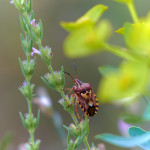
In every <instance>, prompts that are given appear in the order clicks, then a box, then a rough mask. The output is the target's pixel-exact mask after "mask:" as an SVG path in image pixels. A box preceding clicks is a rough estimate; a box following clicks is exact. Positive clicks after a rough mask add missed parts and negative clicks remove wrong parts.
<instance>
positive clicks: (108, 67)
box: [98, 66, 118, 76]
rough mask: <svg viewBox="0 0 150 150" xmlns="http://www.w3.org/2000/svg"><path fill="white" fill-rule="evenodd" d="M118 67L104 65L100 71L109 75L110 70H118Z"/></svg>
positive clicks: (104, 74)
mask: <svg viewBox="0 0 150 150" xmlns="http://www.w3.org/2000/svg"><path fill="white" fill-rule="evenodd" d="M117 70H118V68H116V67H112V66H102V67H99V68H98V71H99V72H100V74H101V75H102V76H107V75H108V74H109V73H110V72H116V71H117Z"/></svg>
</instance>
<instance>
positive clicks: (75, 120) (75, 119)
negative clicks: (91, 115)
mask: <svg viewBox="0 0 150 150" xmlns="http://www.w3.org/2000/svg"><path fill="white" fill-rule="evenodd" d="M71 117H72V119H73V121H74V123H75V125H76V126H77V127H79V125H78V121H77V118H76V116H75V114H74V113H72V114H71Z"/></svg>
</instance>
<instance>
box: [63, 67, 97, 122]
mask: <svg viewBox="0 0 150 150" xmlns="http://www.w3.org/2000/svg"><path fill="white" fill-rule="evenodd" d="M75 72H76V68H75ZM65 73H67V74H68V75H69V76H70V77H71V78H72V79H73V81H74V83H75V85H74V86H73V87H72V88H71V89H70V92H69V93H71V92H72V91H73V92H74V94H72V96H75V97H76V99H75V110H76V113H77V116H78V119H79V120H81V118H80V116H79V113H78V111H77V103H79V106H80V107H81V108H82V110H83V111H84V113H85V114H84V116H83V117H85V115H88V116H91V117H92V116H94V115H95V114H97V111H98V105H99V103H98V99H97V98H96V95H95V94H94V91H93V88H92V85H91V84H90V83H84V82H81V81H79V80H78V78H76V79H74V78H73V76H72V75H70V74H69V73H68V72H65ZM76 77H77V73H76Z"/></svg>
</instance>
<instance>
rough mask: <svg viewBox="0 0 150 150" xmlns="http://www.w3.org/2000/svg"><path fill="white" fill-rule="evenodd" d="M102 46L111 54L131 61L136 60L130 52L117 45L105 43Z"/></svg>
mask: <svg viewBox="0 0 150 150" xmlns="http://www.w3.org/2000/svg"><path fill="white" fill-rule="evenodd" d="M103 46H104V48H105V49H106V50H107V51H109V52H111V53H113V54H116V55H117V56H119V57H122V58H124V59H126V60H132V61H133V60H136V59H135V58H134V57H133V56H132V55H131V54H129V53H128V52H127V50H125V49H124V50H123V48H120V47H117V46H112V45H109V44H105V45H103Z"/></svg>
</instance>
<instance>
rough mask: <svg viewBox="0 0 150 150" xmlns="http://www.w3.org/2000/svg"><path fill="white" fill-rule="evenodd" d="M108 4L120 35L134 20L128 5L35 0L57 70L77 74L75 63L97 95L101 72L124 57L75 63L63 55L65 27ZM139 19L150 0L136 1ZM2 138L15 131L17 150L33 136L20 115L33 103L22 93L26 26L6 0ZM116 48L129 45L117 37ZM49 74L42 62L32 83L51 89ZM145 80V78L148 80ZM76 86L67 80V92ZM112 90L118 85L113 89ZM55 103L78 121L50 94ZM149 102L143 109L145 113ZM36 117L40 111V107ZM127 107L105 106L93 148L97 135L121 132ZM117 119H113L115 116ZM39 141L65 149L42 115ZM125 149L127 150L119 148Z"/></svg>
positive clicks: (0, 34)
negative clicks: (120, 121)
mask: <svg viewBox="0 0 150 150" xmlns="http://www.w3.org/2000/svg"><path fill="white" fill-rule="evenodd" d="M99 3H101V4H104V5H106V6H108V8H109V9H108V11H107V12H106V13H105V14H104V15H103V17H102V18H103V19H104V18H107V19H109V20H110V22H111V23H112V25H113V28H114V30H117V29H118V28H120V27H122V26H123V23H124V22H125V21H129V22H131V17H130V15H129V13H128V11H127V8H126V7H125V6H124V5H120V4H118V3H115V2H113V1H112V0H107V1H106V0H101V1H97V0H94V1H91V0H82V1H81V0H69V1H68V0H61V1H58V0H51V1H49V0H43V1H40V0H36V1H35V0H33V4H34V5H33V6H34V7H33V8H34V10H35V17H36V18H37V19H40V18H41V19H42V22H43V27H44V41H43V45H49V46H50V47H51V48H52V51H53V56H54V57H53V64H52V65H53V67H54V69H56V70H59V68H60V66H61V65H63V66H64V69H65V71H67V72H69V73H71V74H72V75H74V74H75V73H74V68H73V65H72V63H73V62H75V63H76V66H77V72H78V77H79V79H80V80H81V81H83V82H89V83H91V84H92V85H93V88H94V91H95V92H96V91H97V87H98V83H99V80H100V75H99V72H98V67H99V66H102V65H104V64H111V65H113V66H117V65H118V63H119V62H120V58H118V57H116V56H114V55H113V54H110V53H106V52H102V53H100V54H96V55H92V56H88V57H86V58H80V59H69V58H67V57H66V56H64V54H63V50H62V43H63V40H64V39H65V37H66V36H67V33H66V32H65V31H64V30H63V29H62V28H61V27H60V25H59V23H60V22H61V21H63V20H65V21H72V20H77V18H79V17H80V16H82V15H83V14H84V13H85V12H86V11H87V10H89V9H90V8H91V7H93V6H94V5H96V4H99ZM135 4H136V8H137V11H138V12H139V16H145V14H146V13H147V11H148V9H149V5H150V2H149V1H147V0H143V1H141V0H135ZM0 20H1V25H0V89H1V90H0V120H1V121H0V139H2V137H3V136H4V134H5V133H6V132H7V131H13V133H14V135H15V137H14V140H13V142H12V144H11V145H10V147H9V150H16V149H17V147H18V145H19V144H20V143H24V142H26V141H27V138H28V133H27V132H26V130H25V129H24V127H23V125H22V123H21V120H20V117H19V111H22V112H23V113H26V112H27V104H26V101H25V99H24V97H23V96H22V95H21V94H20V92H19V90H18V87H19V86H20V85H21V84H22V82H23V76H22V73H21V70H20V66H19V62H18V57H21V59H24V54H23V51H22V47H21V42H20V32H21V27H20V24H19V17H18V11H17V10H16V9H14V7H12V6H11V4H9V0H0ZM110 42H111V43H116V44H118V45H121V46H124V42H123V40H122V38H121V36H120V35H117V34H115V33H113V38H111V40H110ZM46 72H47V68H46V66H45V64H44V63H43V62H42V61H41V60H40V59H38V60H37V66H36V70H35V74H34V76H33V80H32V82H33V83H35V85H36V86H45V85H44V83H43V82H42V80H41V76H42V75H44V74H45V73H46ZM143 80H144V79H143ZM72 86H73V82H72V80H71V79H70V78H68V77H66V85H65V87H66V88H68V87H72ZM111 86H112V85H111ZM48 91H49V94H50V96H51V97H52V99H53V103H54V106H55V108H56V110H57V111H58V112H60V113H61V114H62V117H63V122H64V124H66V125H69V124H70V123H71V122H72V120H71V118H70V116H69V115H68V114H67V113H66V112H65V111H64V110H63V109H62V107H61V106H60V105H59V104H58V102H57V101H58V100H59V99H60V97H59V96H58V95H57V94H56V92H55V91H53V90H51V89H48ZM143 106H145V103H141V104H140V110H139V112H140V111H142V108H143ZM34 110H35V112H36V111H37V107H36V106H34ZM120 112H122V108H120V107H116V106H113V105H101V104H100V109H99V112H98V114H97V115H96V116H94V117H93V118H91V119H90V134H89V143H90V144H91V142H94V143H96V144H98V143H99V141H96V140H94V138H93V137H94V135H95V134H97V133H104V132H112V133H118V134H119V131H118V129H117V126H116V125H117V121H118V117H119V113H120ZM112 115H113V116H112ZM36 137H37V139H41V141H42V143H41V147H40V149H43V150H50V149H53V150H62V149H63V145H62V143H61V140H60V139H59V137H58V135H57V132H56V129H55V128H54V126H53V124H52V123H51V122H50V120H49V119H48V118H47V117H45V116H44V115H41V119H40V124H39V127H38V129H37V132H36ZM106 148H107V149H108V150H110V149H111V150H116V147H114V146H112V145H108V144H107V145H106ZM117 150H121V148H117Z"/></svg>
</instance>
